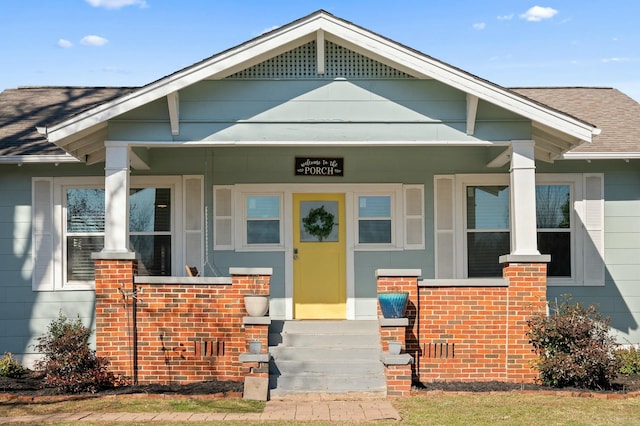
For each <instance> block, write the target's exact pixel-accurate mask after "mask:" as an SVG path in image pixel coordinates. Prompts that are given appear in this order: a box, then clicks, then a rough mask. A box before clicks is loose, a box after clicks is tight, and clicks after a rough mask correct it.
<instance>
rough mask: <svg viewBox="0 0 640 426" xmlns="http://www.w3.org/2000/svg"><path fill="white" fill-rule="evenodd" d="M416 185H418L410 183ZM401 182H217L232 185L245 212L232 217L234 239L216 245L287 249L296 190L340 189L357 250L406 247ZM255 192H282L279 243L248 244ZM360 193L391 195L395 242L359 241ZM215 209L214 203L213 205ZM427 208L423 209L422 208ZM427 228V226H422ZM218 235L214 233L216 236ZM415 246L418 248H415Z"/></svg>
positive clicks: (237, 209) (233, 195)
mask: <svg viewBox="0 0 640 426" xmlns="http://www.w3.org/2000/svg"><path fill="white" fill-rule="evenodd" d="M409 186H410V187H412V188H416V185H409ZM405 187H407V185H402V184H348V185H343V184H314V185H302V184H238V185H224V186H214V188H213V191H214V203H215V190H216V189H217V188H230V189H231V199H232V200H233V201H232V209H233V211H235V212H242V214H241V215H238V214H236V215H234V216H233V217H232V224H231V226H232V229H233V242H232V245H231V246H226V245H225V246H217V247H215V248H214V249H215V250H220V251H222V250H235V251H237V252H269V251H288V250H290V249H291V247H290V246H291V243H290V239H291V236H290V233H291V229H289V228H291V226H290V224H291V220H292V218H293V210H292V205H291V203H292V196H293V194H295V193H340V194H345V203H346V205H345V208H346V214H347V218H346V220H347V222H348V223H349V224H350V228H351V234H350V236H349V239H350V240H351V241H353V242H354V243H353V245H352V247H353V250H354V251H398V250H404V249H405V248H404V222H405V221H404V219H403V218H404V188H405ZM252 195H281V203H282V204H281V207H282V209H281V212H280V215H281V226H280V233H281V239H280V241H281V242H280V244H247V242H246V209H245V202H246V198H247V197H249V196H252ZM361 195H374V196H379V195H387V196H391V197H392V237H391V238H392V243H391V244H358V243H357V241H358V239H357V237H358V235H357V228H358V222H357V220H358V217H357V208H358V205H357V200H358V197H359V196H361ZM214 211H215V207H214ZM423 212H424V209H423ZM423 229H424V228H423ZM214 238H215V237H214ZM412 249H415V248H412Z"/></svg>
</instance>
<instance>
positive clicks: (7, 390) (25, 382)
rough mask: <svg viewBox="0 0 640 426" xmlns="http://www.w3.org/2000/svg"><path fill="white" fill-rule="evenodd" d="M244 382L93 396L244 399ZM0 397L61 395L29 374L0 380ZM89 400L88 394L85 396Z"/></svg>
mask: <svg viewBox="0 0 640 426" xmlns="http://www.w3.org/2000/svg"><path fill="white" fill-rule="evenodd" d="M243 387H244V384H243V382H233V381H206V382H196V383H190V384H186V385H180V384H168V385H160V384H150V385H126V386H117V387H114V388H111V389H103V390H100V391H99V392H96V393H92V394H90V395H93V396H109V395H132V394H145V395H164V396H171V395H215V396H218V397H219V396H242V391H243ZM0 394H10V395H13V396H24V397H43V396H58V395H60V392H59V391H57V390H56V389H54V388H47V387H45V386H44V377H43V375H42V374H38V373H35V372H29V373H27V374H25V375H23V376H22V377H19V378H11V377H0ZM85 396H86V394H85Z"/></svg>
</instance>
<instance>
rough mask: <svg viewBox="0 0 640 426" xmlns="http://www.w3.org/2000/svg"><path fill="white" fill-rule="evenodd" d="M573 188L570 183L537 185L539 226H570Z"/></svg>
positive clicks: (553, 227) (554, 227) (555, 227)
mask: <svg viewBox="0 0 640 426" xmlns="http://www.w3.org/2000/svg"><path fill="white" fill-rule="evenodd" d="M570 206H571V188H570V186H569V185H536V218H537V222H538V228H550V229H557V228H569V227H570V226H571V220H570V217H571V216H570V214H569V211H570Z"/></svg>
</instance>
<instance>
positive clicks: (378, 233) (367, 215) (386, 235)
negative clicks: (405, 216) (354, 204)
mask: <svg viewBox="0 0 640 426" xmlns="http://www.w3.org/2000/svg"><path fill="white" fill-rule="evenodd" d="M391 208H392V199H391V196H390V195H360V196H358V208H357V212H358V218H357V221H358V244H391V243H392V231H391V229H392V227H391V222H392V221H391Z"/></svg>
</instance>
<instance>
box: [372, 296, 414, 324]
mask: <svg viewBox="0 0 640 426" xmlns="http://www.w3.org/2000/svg"><path fill="white" fill-rule="evenodd" d="M408 301H409V293H408V292H397V293H379V294H378V303H380V310H381V311H382V316H383V317H385V318H404V313H405V312H406V310H407V302H408Z"/></svg>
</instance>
